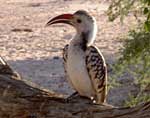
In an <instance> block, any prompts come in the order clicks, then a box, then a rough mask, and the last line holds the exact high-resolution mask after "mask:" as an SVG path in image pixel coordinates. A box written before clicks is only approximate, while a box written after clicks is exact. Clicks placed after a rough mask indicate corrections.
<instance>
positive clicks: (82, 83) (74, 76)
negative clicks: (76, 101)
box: [67, 46, 94, 98]
mask: <svg viewBox="0 0 150 118" xmlns="http://www.w3.org/2000/svg"><path fill="white" fill-rule="evenodd" d="M67 73H68V76H69V79H70V81H71V83H72V86H73V87H74V89H76V90H77V91H78V92H79V94H80V95H82V96H87V97H89V98H90V97H91V96H94V89H93V87H92V84H91V80H90V78H89V75H88V72H87V68H86V63H85V53H84V52H83V51H82V50H81V49H80V48H77V47H75V46H69V49H68V60H67Z"/></svg>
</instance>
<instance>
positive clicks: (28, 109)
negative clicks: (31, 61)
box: [0, 58, 150, 118]
mask: <svg viewBox="0 0 150 118" xmlns="http://www.w3.org/2000/svg"><path fill="white" fill-rule="evenodd" d="M0 96H1V97H0V117H1V118H133V117H135V118H150V102H147V103H143V104H141V105H138V106H136V107H133V108H129V107H128V108H113V107H112V106H110V105H94V104H92V103H91V101H89V100H87V99H85V98H81V97H80V96H77V97H76V98H75V99H73V100H72V101H71V102H69V103H67V102H66V101H65V99H64V96H63V95H60V94H57V93H54V92H52V91H48V90H43V89H40V87H38V86H36V85H34V84H33V83H30V82H27V81H25V80H23V79H22V78H21V77H20V75H19V74H18V73H16V72H14V71H13V70H12V69H11V68H10V66H9V65H8V64H7V63H6V62H5V61H4V60H3V59H2V58H0Z"/></svg>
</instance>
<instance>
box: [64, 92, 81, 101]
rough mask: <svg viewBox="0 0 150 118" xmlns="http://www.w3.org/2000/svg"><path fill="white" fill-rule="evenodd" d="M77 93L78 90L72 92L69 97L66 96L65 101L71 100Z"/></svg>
mask: <svg viewBox="0 0 150 118" xmlns="http://www.w3.org/2000/svg"><path fill="white" fill-rule="evenodd" d="M77 95H79V94H78V92H77V91H76V92H74V93H73V94H71V95H70V96H69V97H67V98H66V102H69V101H71V100H72V99H73V98H74V97H76V96H77Z"/></svg>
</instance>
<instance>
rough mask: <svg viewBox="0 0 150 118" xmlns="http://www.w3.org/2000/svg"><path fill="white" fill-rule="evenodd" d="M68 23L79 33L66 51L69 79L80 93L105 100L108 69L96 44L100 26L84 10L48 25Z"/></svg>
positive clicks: (59, 18)
mask: <svg viewBox="0 0 150 118" xmlns="http://www.w3.org/2000/svg"><path fill="white" fill-rule="evenodd" d="M56 23H66V24H69V25H71V26H73V27H74V28H75V29H76V32H77V33H76V35H75V37H74V38H73V39H72V40H71V42H70V44H69V45H66V46H65V48H64V50H63V58H64V67H65V70H66V74H67V76H68V78H67V80H68V82H69V83H70V84H71V85H72V87H73V88H74V89H75V90H76V91H77V92H78V93H79V94H80V95H81V96H85V97H88V98H91V99H93V100H95V102H96V103H97V104H102V103H105V101H106V94H107V69H106V63H105V59H104V57H103V55H102V54H101V52H100V51H99V49H98V48H97V47H96V46H93V41H94V40H95V36H96V32H97V25H96V21H95V18H93V17H92V16H91V15H89V13H87V12H86V11H84V10H79V11H77V12H75V13H74V14H62V15H59V16H56V17H55V18H53V19H51V20H50V21H49V22H48V23H47V24H46V25H47V26H49V25H52V24H56Z"/></svg>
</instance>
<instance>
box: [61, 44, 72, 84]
mask: <svg viewBox="0 0 150 118" xmlns="http://www.w3.org/2000/svg"><path fill="white" fill-rule="evenodd" d="M68 48H69V45H68V44H67V45H65V47H64V48H63V65H64V71H65V75H66V79H67V81H68V82H69V84H70V85H72V83H71V81H70V79H69V76H68V73H67V60H68Z"/></svg>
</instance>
